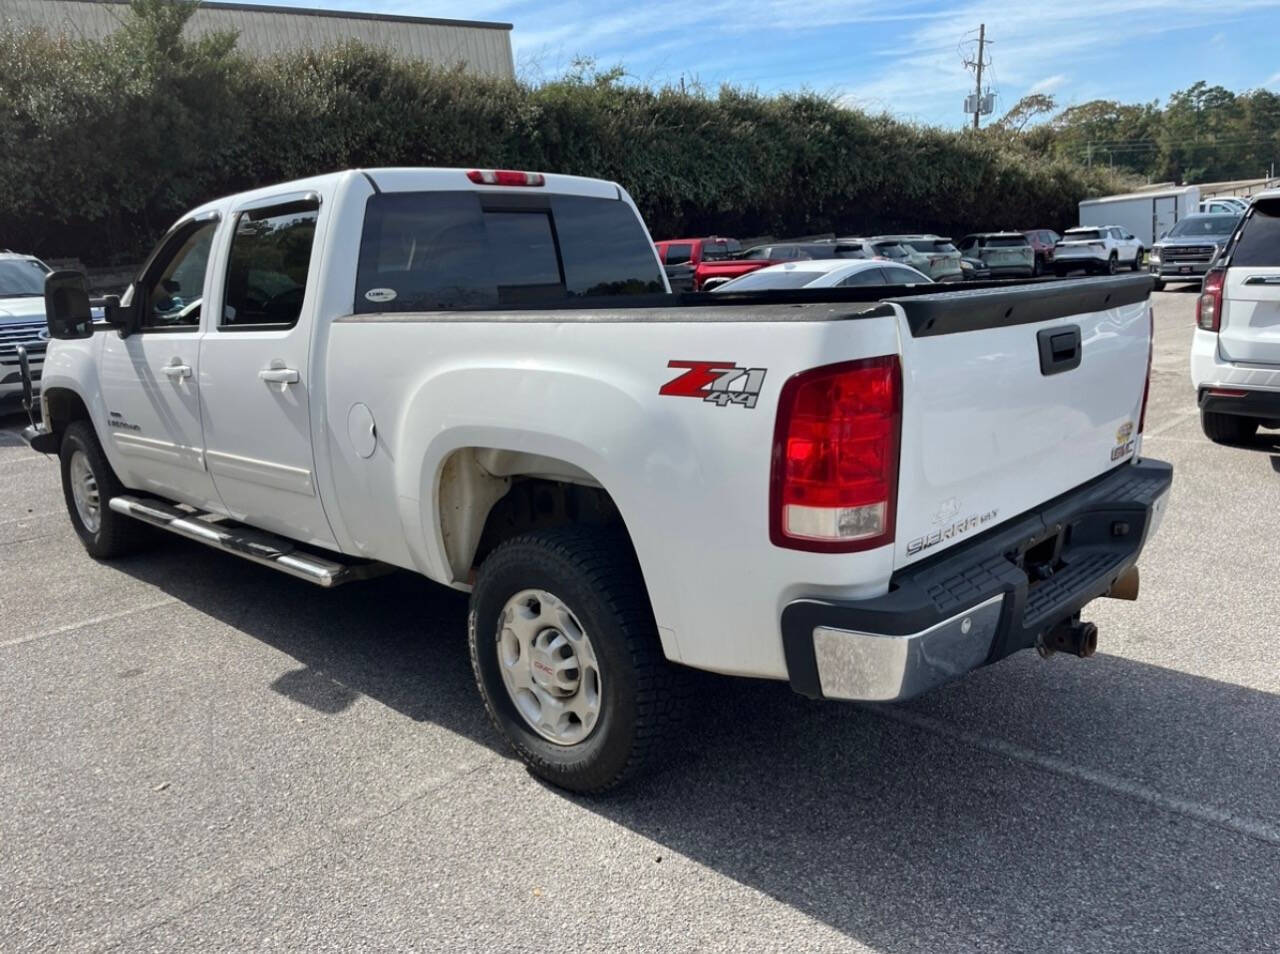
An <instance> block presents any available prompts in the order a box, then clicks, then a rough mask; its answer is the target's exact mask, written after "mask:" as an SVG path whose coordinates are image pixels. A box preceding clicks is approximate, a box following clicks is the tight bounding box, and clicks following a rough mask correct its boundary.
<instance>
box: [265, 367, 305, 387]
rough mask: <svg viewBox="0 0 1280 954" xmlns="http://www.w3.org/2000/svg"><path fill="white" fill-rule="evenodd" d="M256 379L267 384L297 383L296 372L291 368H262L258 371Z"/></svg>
mask: <svg viewBox="0 0 1280 954" xmlns="http://www.w3.org/2000/svg"><path fill="white" fill-rule="evenodd" d="M258 380H259V381H266V382H267V383H268V384H297V383H298V372H297V371H296V370H295V369H293V368H263V369H262V370H261V371H259V372H258Z"/></svg>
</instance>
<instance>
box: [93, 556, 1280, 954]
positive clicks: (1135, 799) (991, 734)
mask: <svg viewBox="0 0 1280 954" xmlns="http://www.w3.org/2000/svg"><path fill="white" fill-rule="evenodd" d="M115 565H116V566H118V567H119V568H120V569H121V570H124V571H125V572H127V573H129V574H131V575H133V576H134V577H136V578H138V579H140V580H144V581H146V582H149V583H151V584H153V585H156V586H158V587H160V588H161V589H163V590H165V591H166V592H167V593H169V594H171V595H172V596H174V597H176V598H177V599H179V600H181V601H182V602H184V603H186V604H189V605H190V606H191V607H192V608H194V609H195V610H197V611H199V612H202V613H205V614H208V615H209V616H212V617H214V618H216V619H219V620H222V621H223V622H225V623H227V624H228V625H230V626H232V627H234V628H235V629H237V630H239V631H241V632H243V633H245V634H247V635H249V636H251V637H253V638H256V639H258V640H261V641H262V642H263V643H265V644H268V645H270V646H272V647H274V648H275V649H277V650H279V651H280V652H282V653H285V654H287V655H288V656H290V657H291V658H293V659H294V660H297V662H298V663H299V668H297V669H296V670H291V671H289V672H287V673H286V674H285V675H284V676H282V677H280V678H279V679H277V680H275V682H274V683H273V684H272V685H271V687H270V688H271V690H272V691H274V692H278V693H281V694H283V695H285V696H287V697H289V698H291V699H293V700H295V701H296V702H298V703H299V704H301V705H305V706H308V707H310V708H312V709H314V710H317V711H321V712H326V713H333V714H340V713H341V712H342V711H343V710H345V709H346V708H347V707H349V706H350V705H351V704H352V703H353V701H355V700H356V699H358V698H359V697H360V696H368V697H371V698H372V699H374V700H376V701H377V702H379V703H381V704H383V705H385V706H388V707H390V708H391V709H392V710H394V711H395V712H398V713H400V714H401V715H403V716H404V717H405V718H408V719H413V720H419V721H430V722H432V723H435V724H437V725H440V726H442V727H444V728H446V729H448V730H450V731H452V732H455V733H458V734H460V735H462V736H464V737H467V738H470V739H473V740H476V741H479V742H481V743H482V744H484V745H487V746H489V747H491V748H492V749H493V750H494V751H496V752H499V753H500V754H501V755H502V756H503V757H509V753H508V750H507V748H506V746H505V744H504V743H503V742H502V740H501V739H500V738H499V737H498V736H497V734H496V733H495V732H494V731H493V730H492V729H491V727H490V726H489V724H488V722H487V720H486V718H485V715H484V712H483V709H482V706H481V704H480V702H479V699H478V696H477V694H476V689H475V685H474V683H473V681H472V677H471V671H470V666H469V663H468V659H467V652H466V643H465V613H466V600H465V597H463V596H462V595H460V594H457V593H453V592H451V591H448V590H445V589H443V588H440V587H436V586H434V585H432V584H430V583H427V582H425V581H423V580H420V579H418V578H416V577H413V576H411V575H409V574H398V575H395V576H392V577H388V578H384V579H379V580H375V581H371V582H369V583H365V584H357V585H352V586H348V587H344V588H340V589H338V590H334V591H321V590H318V589H315V588H313V587H311V586H309V585H308V584H306V583H302V582H298V581H295V580H291V579H288V578H284V577H280V576H277V575H274V574H270V573H268V572H266V571H265V570H263V569H261V568H259V567H255V566H252V565H249V564H243V563H239V562H236V561H232V560H229V559H227V558H226V557H225V556H223V555H220V554H215V553H211V552H208V551H204V550H203V549H201V548H199V547H197V546H196V545H194V544H187V543H185V542H181V541H174V542H172V543H165V544H164V545H163V546H162V548H161V549H160V551H158V552H157V553H156V554H154V555H150V556H143V557H139V558H135V559H132V560H128V561H121V562H119V563H117V564H115ZM215 581H216V585H212V584H213V583H214V582H215ZM1152 638H1155V636H1154V635H1153V636H1152ZM1278 725H1280V697H1277V696H1275V695H1271V694H1268V693H1264V692H1259V691H1256V690H1251V689H1247V688H1243V687H1240V686H1235V685H1231V684H1227V683H1220V682H1215V681H1213V680H1209V679H1205V678H1202V677H1198V676H1192V675H1188V674H1185V673H1181V672H1178V671H1175V670H1171V669H1163V668H1160V667H1157V666H1151V665H1145V664H1142V663H1138V662H1133V661H1130V660H1126V659H1122V658H1119V657H1113V656H1105V655H1104V656H1100V657H1097V658H1095V659H1093V660H1089V661H1079V660H1075V659H1069V658H1055V659H1052V660H1048V661H1046V662H1042V661H1040V660H1038V659H1037V658H1036V657H1035V656H1034V655H1033V654H1027V653H1024V654H1022V655H1020V656H1018V657H1015V658H1013V659H1011V660H1007V661H1006V662H1004V663H1002V664H999V665H997V666H995V667H991V668H989V669H986V670H983V671H982V672H980V673H977V674H975V675H974V676H973V677H971V678H970V679H969V680H966V681H965V682H962V683H959V684H955V685H952V686H949V687H946V688H944V689H942V690H940V691H938V692H935V693H933V694H932V695H930V696H928V697H926V698H924V699H921V700H917V701H916V702H914V703H910V704H907V705H905V706H899V707H894V708H887V709H884V708H879V707H861V706H854V705H847V704H835V703H814V702H810V701H808V700H805V699H803V698H801V697H799V696H797V695H795V694H793V693H792V692H791V691H790V690H789V688H787V687H786V686H784V685H781V684H772V683H761V682H751V681H744V680H727V679H721V678H717V677H706V678H705V685H704V687H703V691H702V692H700V693H699V702H698V705H697V707H696V709H695V711H694V714H693V718H692V719H691V722H690V724H689V726H688V727H687V730H686V731H685V733H684V736H683V739H682V743H681V746H680V750H679V751H677V752H675V753H674V757H673V758H672V759H671V762H670V764H669V765H667V766H665V768H664V769H663V770H661V771H659V772H658V773H657V774H656V775H655V776H654V777H652V778H649V779H646V780H644V781H642V782H641V783H639V784H638V785H636V786H635V787H633V788H631V789H629V790H626V791H624V792H623V793H620V794H617V795H612V796H608V797H605V798H600V799H585V798H577V797H573V796H565V795H561V794H560V793H556V794H557V795H558V797H564V798H566V799H568V800H569V801H570V802H571V803H573V804H576V805H578V806H579V807H580V808H581V809H582V810H583V811H584V812H591V813H595V814H597V815H599V816H602V817H603V818H605V819H608V820H609V821H611V822H614V823H616V824H618V825H621V826H625V827H626V828H628V829H630V830H632V831H634V832H636V833H638V834H640V835H642V836H643V837H644V838H646V839H649V840H651V841H652V842H653V843H654V845H655V847H654V849H653V855H654V857H653V859H652V864H655V865H660V864H661V863H662V855H664V854H669V853H675V854H677V855H679V856H683V857H685V858H689V859H692V860H693V861H694V862H696V863H697V864H700V865H703V866H706V867H707V868H709V869H711V870H713V871H715V872H718V873H719V874H721V875H724V876H726V877H728V878H731V879H733V880H734V881H737V882H739V883H740V884H742V885H745V886H747V887H748V888H750V889H753V890H755V891H759V892H762V893H764V894H765V895H768V896H769V897H771V898H773V899H776V900H777V901H779V902H782V903H783V904H785V905H787V906H789V907H791V908H793V909H794V910H795V911H798V912H800V913H802V914H803V915H805V916H808V917H810V918H813V919H815V920H816V921H818V922H821V923H822V924H824V925H826V926H828V927H830V928H833V929H835V930H836V931H838V932H840V933H842V934H844V935H847V936H848V937H849V938H853V939H856V940H857V941H859V942H861V943H863V944H866V945H868V946H870V947H872V948H874V949H876V950H879V951H885V952H895V954H897V952H914V951H921V952H926V951H927V952H934V951H979V950H981V951H990V950H996V949H1000V950H1044V951H1062V950H1068V949H1070V950H1079V951H1089V952H1102V951H1117V952H1121V951H1123V952H1125V954H1132V952H1134V951H1141V950H1151V951H1161V952H1168V951H1175V950H1197V951H1209V950H1221V951H1245V950H1253V949H1264V948H1268V947H1269V946H1270V945H1272V944H1273V943H1274V942H1275V939H1276V938H1278V937H1280V904H1278V903H1277V899H1278V898H1280V785H1277V784H1276V783H1277V780H1278V779H1280V747H1277V745H1276V744H1275V738H1276V727H1277V726H1278ZM549 791H550V790H549ZM668 864H670V859H668ZM636 874H637V876H639V875H640V874H642V872H636ZM647 876H648V875H647V874H646V877H647ZM713 896H714V892H712V893H711V894H708V895H706V897H713ZM691 903H693V902H692V901H691ZM693 913H695V912H691V911H686V912H683V913H681V914H680V915H679V916H681V917H687V916H691V915H692V914H693ZM772 923H773V922H771V921H769V920H768V919H766V918H763V917H762V919H761V920H760V922H759V923H744V924H743V925H742V937H741V938H732V937H729V936H726V938H725V944H726V946H735V944H736V943H737V942H739V941H741V942H749V941H751V940H754V942H755V943H759V942H760V939H762V938H764V939H766V946H768V947H772V946H775V945H774V943H773V942H774V941H776V946H777V947H784V946H790V945H788V944H787V943H786V939H785V937H784V936H783V935H781V934H778V935H771V933H770V932H771V930H781V928H779V927H777V925H776V924H774V926H773V927H772V928H771V926H770V925H771V924H772ZM770 937H772V938H773V941H768V939H769V938H770Z"/></svg>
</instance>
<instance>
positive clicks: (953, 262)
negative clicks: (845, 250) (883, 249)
mask: <svg viewBox="0 0 1280 954" xmlns="http://www.w3.org/2000/svg"><path fill="white" fill-rule="evenodd" d="M871 242H873V243H877V244H885V243H888V244H892V243H895V242H896V243H898V244H900V245H901V246H902V247H903V248H904V249H905V250H906V251H907V255H908V257H907V260H906V261H905V262H904V263H903V264H904V265H910V266H911V267H912V268H914V269H916V270H917V271H920V272H923V273H924V274H925V275H928V276H929V277H930V278H932V279H933V280H934V281H935V282H958V281H961V280H962V279H963V278H964V273H963V271H962V270H961V268H960V259H961V258H962V257H963V256H962V255H961V254H960V251H959V249H957V248H956V247H955V246H954V245H952V244H951V239H949V238H943V237H942V236H941V235H875V236H872V238H871Z"/></svg>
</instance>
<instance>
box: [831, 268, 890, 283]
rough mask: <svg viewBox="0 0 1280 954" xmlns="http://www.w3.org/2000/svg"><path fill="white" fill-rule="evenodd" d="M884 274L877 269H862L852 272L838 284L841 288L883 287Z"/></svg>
mask: <svg viewBox="0 0 1280 954" xmlns="http://www.w3.org/2000/svg"><path fill="white" fill-rule="evenodd" d="M883 284H884V273H883V272H882V271H880V269H879V268H862V269H859V270H858V271H856V272H854V273H853V274H852V275H850V276H849V277H848V278H846V279H844V281H842V282H841V283H840V287H841V288H853V287H854V286H857V285H883Z"/></svg>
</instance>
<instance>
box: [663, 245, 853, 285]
mask: <svg viewBox="0 0 1280 954" xmlns="http://www.w3.org/2000/svg"><path fill="white" fill-rule="evenodd" d="M813 258H866V255H864V254H863V252H862V249H861V248H860V247H859V246H858V245H856V244H849V243H842V242H830V241H828V242H777V243H775V244H773V245H757V246H755V247H754V248H749V249H747V250H746V251H745V252H743V253H742V254H741V255H739V256H738V257H737V258H731V259H726V260H723V261H713V260H711V259H707V260H705V261H703V263H702V264H700V265H699V266H698V267H697V268H695V269H694V271H693V290H694V291H710V290H711V289H712V288H714V287H715V286H716V285H723V284H724V283H725V282H727V281H731V280H732V279H735V278H739V277H741V276H742V275H746V274H747V273H748V272H754V271H756V270H757V269H761V268H764V267H765V266H766V265H780V264H782V263H783V262H798V261H804V260H805V259H813ZM673 290H674V289H673Z"/></svg>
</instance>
